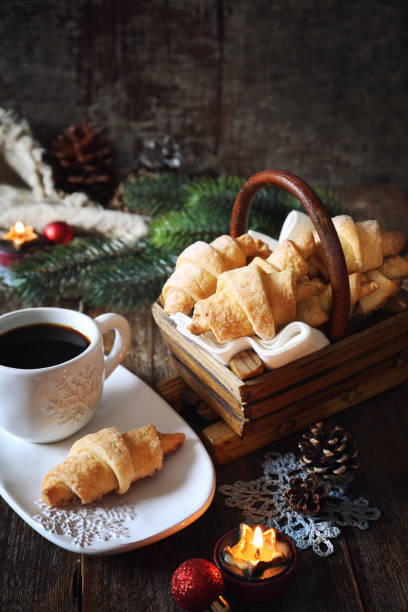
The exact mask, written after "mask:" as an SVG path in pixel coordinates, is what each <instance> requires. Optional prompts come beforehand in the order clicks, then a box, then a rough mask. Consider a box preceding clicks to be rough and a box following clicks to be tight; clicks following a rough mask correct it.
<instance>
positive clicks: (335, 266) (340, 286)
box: [230, 170, 350, 342]
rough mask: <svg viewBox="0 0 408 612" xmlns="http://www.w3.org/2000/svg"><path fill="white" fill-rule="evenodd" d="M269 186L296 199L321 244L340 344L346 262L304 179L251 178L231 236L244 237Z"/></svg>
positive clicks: (274, 173) (333, 332) (274, 174)
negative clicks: (256, 199) (259, 194)
mask: <svg viewBox="0 0 408 612" xmlns="http://www.w3.org/2000/svg"><path fill="white" fill-rule="evenodd" d="M268 185H277V186H278V187H283V188H284V189H286V190H287V191H289V193H291V194H292V195H294V196H295V197H296V198H297V199H298V200H299V202H300V203H301V204H302V206H303V208H304V209H305V211H306V212H307V213H308V215H309V217H310V219H311V221H312V222H313V225H314V226H315V228H316V231H317V233H318V236H319V238H320V240H321V243H322V246H323V250H324V256H325V259H326V265H327V268H328V271H329V277H330V282H331V285H332V291H333V298H332V308H331V318H330V339H331V341H332V342H335V341H336V340H341V338H343V337H344V335H345V333H346V328H347V322H348V316H349V309H350V286H349V281H348V273H347V267H346V261H345V259H344V254H343V250H342V248H341V244H340V240H339V237H338V235H337V232H336V230H335V227H334V225H333V222H332V220H331V219H330V217H329V216H328V214H327V212H326V209H325V208H324V206H323V204H322V202H321V200H320V199H319V197H318V196H317V195H316V193H315V192H314V191H313V189H311V188H310V187H309V185H307V184H306V183H305V182H304V181H302V179H300V178H299V177H297V176H296V175H295V174H291V173H290V172H286V171H285V170H263V171H262V172H258V173H257V174H254V175H253V176H251V178H249V179H248V180H247V181H246V183H245V184H244V185H243V187H242V189H241V190H240V192H239V193H238V195H237V198H236V200H235V203H234V207H233V209H232V214H231V226H230V234H231V236H232V237H233V238H237V237H238V236H240V235H241V234H245V233H246V231H247V228H248V217H249V212H250V210H251V205H252V202H253V199H254V197H255V195H256V194H257V192H258V191H259V190H260V189H262V187H266V186H268Z"/></svg>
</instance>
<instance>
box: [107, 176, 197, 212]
mask: <svg viewBox="0 0 408 612" xmlns="http://www.w3.org/2000/svg"><path fill="white" fill-rule="evenodd" d="M192 182H193V180H192V179H191V178H189V177H187V176H186V175H183V174H178V173H172V172H163V173H159V172H156V173H151V172H143V173H140V174H130V175H129V176H128V177H127V178H126V179H125V180H124V181H122V182H121V183H120V184H119V186H118V187H117V189H116V192H115V196H114V198H113V199H112V201H111V207H112V208H115V209H117V210H123V211H130V212H133V213H138V214H140V215H148V216H149V217H154V216H156V215H158V214H161V213H164V212H168V211H170V210H179V209H180V208H181V207H182V206H183V205H184V200H185V199H186V197H187V194H188V187H189V185H190V184H191V183H192Z"/></svg>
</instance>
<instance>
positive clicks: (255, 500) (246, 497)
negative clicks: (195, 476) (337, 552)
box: [218, 453, 381, 557]
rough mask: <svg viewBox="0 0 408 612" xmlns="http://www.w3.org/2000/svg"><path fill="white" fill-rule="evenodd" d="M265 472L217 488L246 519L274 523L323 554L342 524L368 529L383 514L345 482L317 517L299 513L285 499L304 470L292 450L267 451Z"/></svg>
mask: <svg viewBox="0 0 408 612" xmlns="http://www.w3.org/2000/svg"><path fill="white" fill-rule="evenodd" d="M262 467H263V468H264V475H263V476H261V477H260V478H258V479H257V480H252V481H250V482H242V481H237V482H236V483H234V484H233V485H222V486H221V487H219V488H218V490H219V491H220V493H222V494H223V495H225V496H226V497H227V499H226V500H225V505H226V506H229V507H231V508H241V509H242V510H243V511H244V512H243V515H244V520H245V521H247V522H248V523H252V524H258V525H259V524H260V525H267V526H269V527H274V528H275V529H278V530H279V531H282V532H283V533H286V534H287V535H288V536H290V537H291V538H292V539H293V541H294V542H295V544H296V546H297V548H301V549H304V548H308V547H309V546H311V547H312V548H313V551H314V552H315V553H316V554H317V555H320V556H322V557H326V556H328V555H330V554H331V553H332V552H333V550H334V548H333V544H332V542H331V539H332V538H336V537H337V536H338V535H339V534H340V529H339V527H358V528H359V529H367V527H368V526H369V521H373V520H376V519H378V518H379V517H380V516H381V513H380V511H379V510H378V509H377V508H370V507H369V506H368V501H367V500H366V499H365V498H364V497H359V498H358V499H350V498H349V497H347V496H346V492H345V491H346V487H347V484H348V483H345V485H343V486H340V485H338V484H337V485H334V486H333V487H332V488H331V491H330V494H329V503H328V505H327V507H326V509H325V510H324V512H322V513H321V515H319V516H318V517H316V516H315V517H311V516H307V515H301V514H298V513H297V512H296V511H295V510H292V508H290V507H289V506H288V505H287V503H286V500H285V490H286V489H287V488H288V487H289V481H290V479H291V478H293V477H294V476H305V472H304V471H303V468H302V467H301V465H300V463H298V461H297V460H296V458H295V455H294V454H293V453H287V454H286V455H280V454H279V453H268V454H266V455H265V461H264V463H263V464H262Z"/></svg>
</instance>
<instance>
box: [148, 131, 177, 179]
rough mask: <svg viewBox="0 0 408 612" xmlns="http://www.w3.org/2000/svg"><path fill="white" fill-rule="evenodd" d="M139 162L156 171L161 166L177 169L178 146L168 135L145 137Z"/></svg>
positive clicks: (161, 167)
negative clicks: (157, 137) (159, 138)
mask: <svg viewBox="0 0 408 612" xmlns="http://www.w3.org/2000/svg"><path fill="white" fill-rule="evenodd" d="M139 162H140V164H141V165H142V166H143V167H144V168H147V169H148V170H153V171H157V170H160V169H163V168H171V169H173V170H178V169H179V168H180V165H181V153H180V147H179V145H178V144H177V143H176V142H175V141H174V140H173V138H172V137H171V136H169V135H166V136H164V137H163V138H162V139H161V140H153V139H151V138H147V139H146V140H144V141H143V149H142V151H141V153H140V155H139Z"/></svg>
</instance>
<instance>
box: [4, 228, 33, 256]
mask: <svg viewBox="0 0 408 612" xmlns="http://www.w3.org/2000/svg"><path fill="white" fill-rule="evenodd" d="M2 239H3V240H10V241H11V242H12V243H13V247H14V248H15V249H17V250H19V249H20V248H21V246H22V245H23V244H25V243H26V242H32V241H33V240H37V239H38V234H36V233H35V231H34V228H33V227H31V225H24V223H21V221H17V222H16V223H15V224H14V225H12V226H11V227H10V229H9V231H8V232H6V233H5V234H3V236H2Z"/></svg>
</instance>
